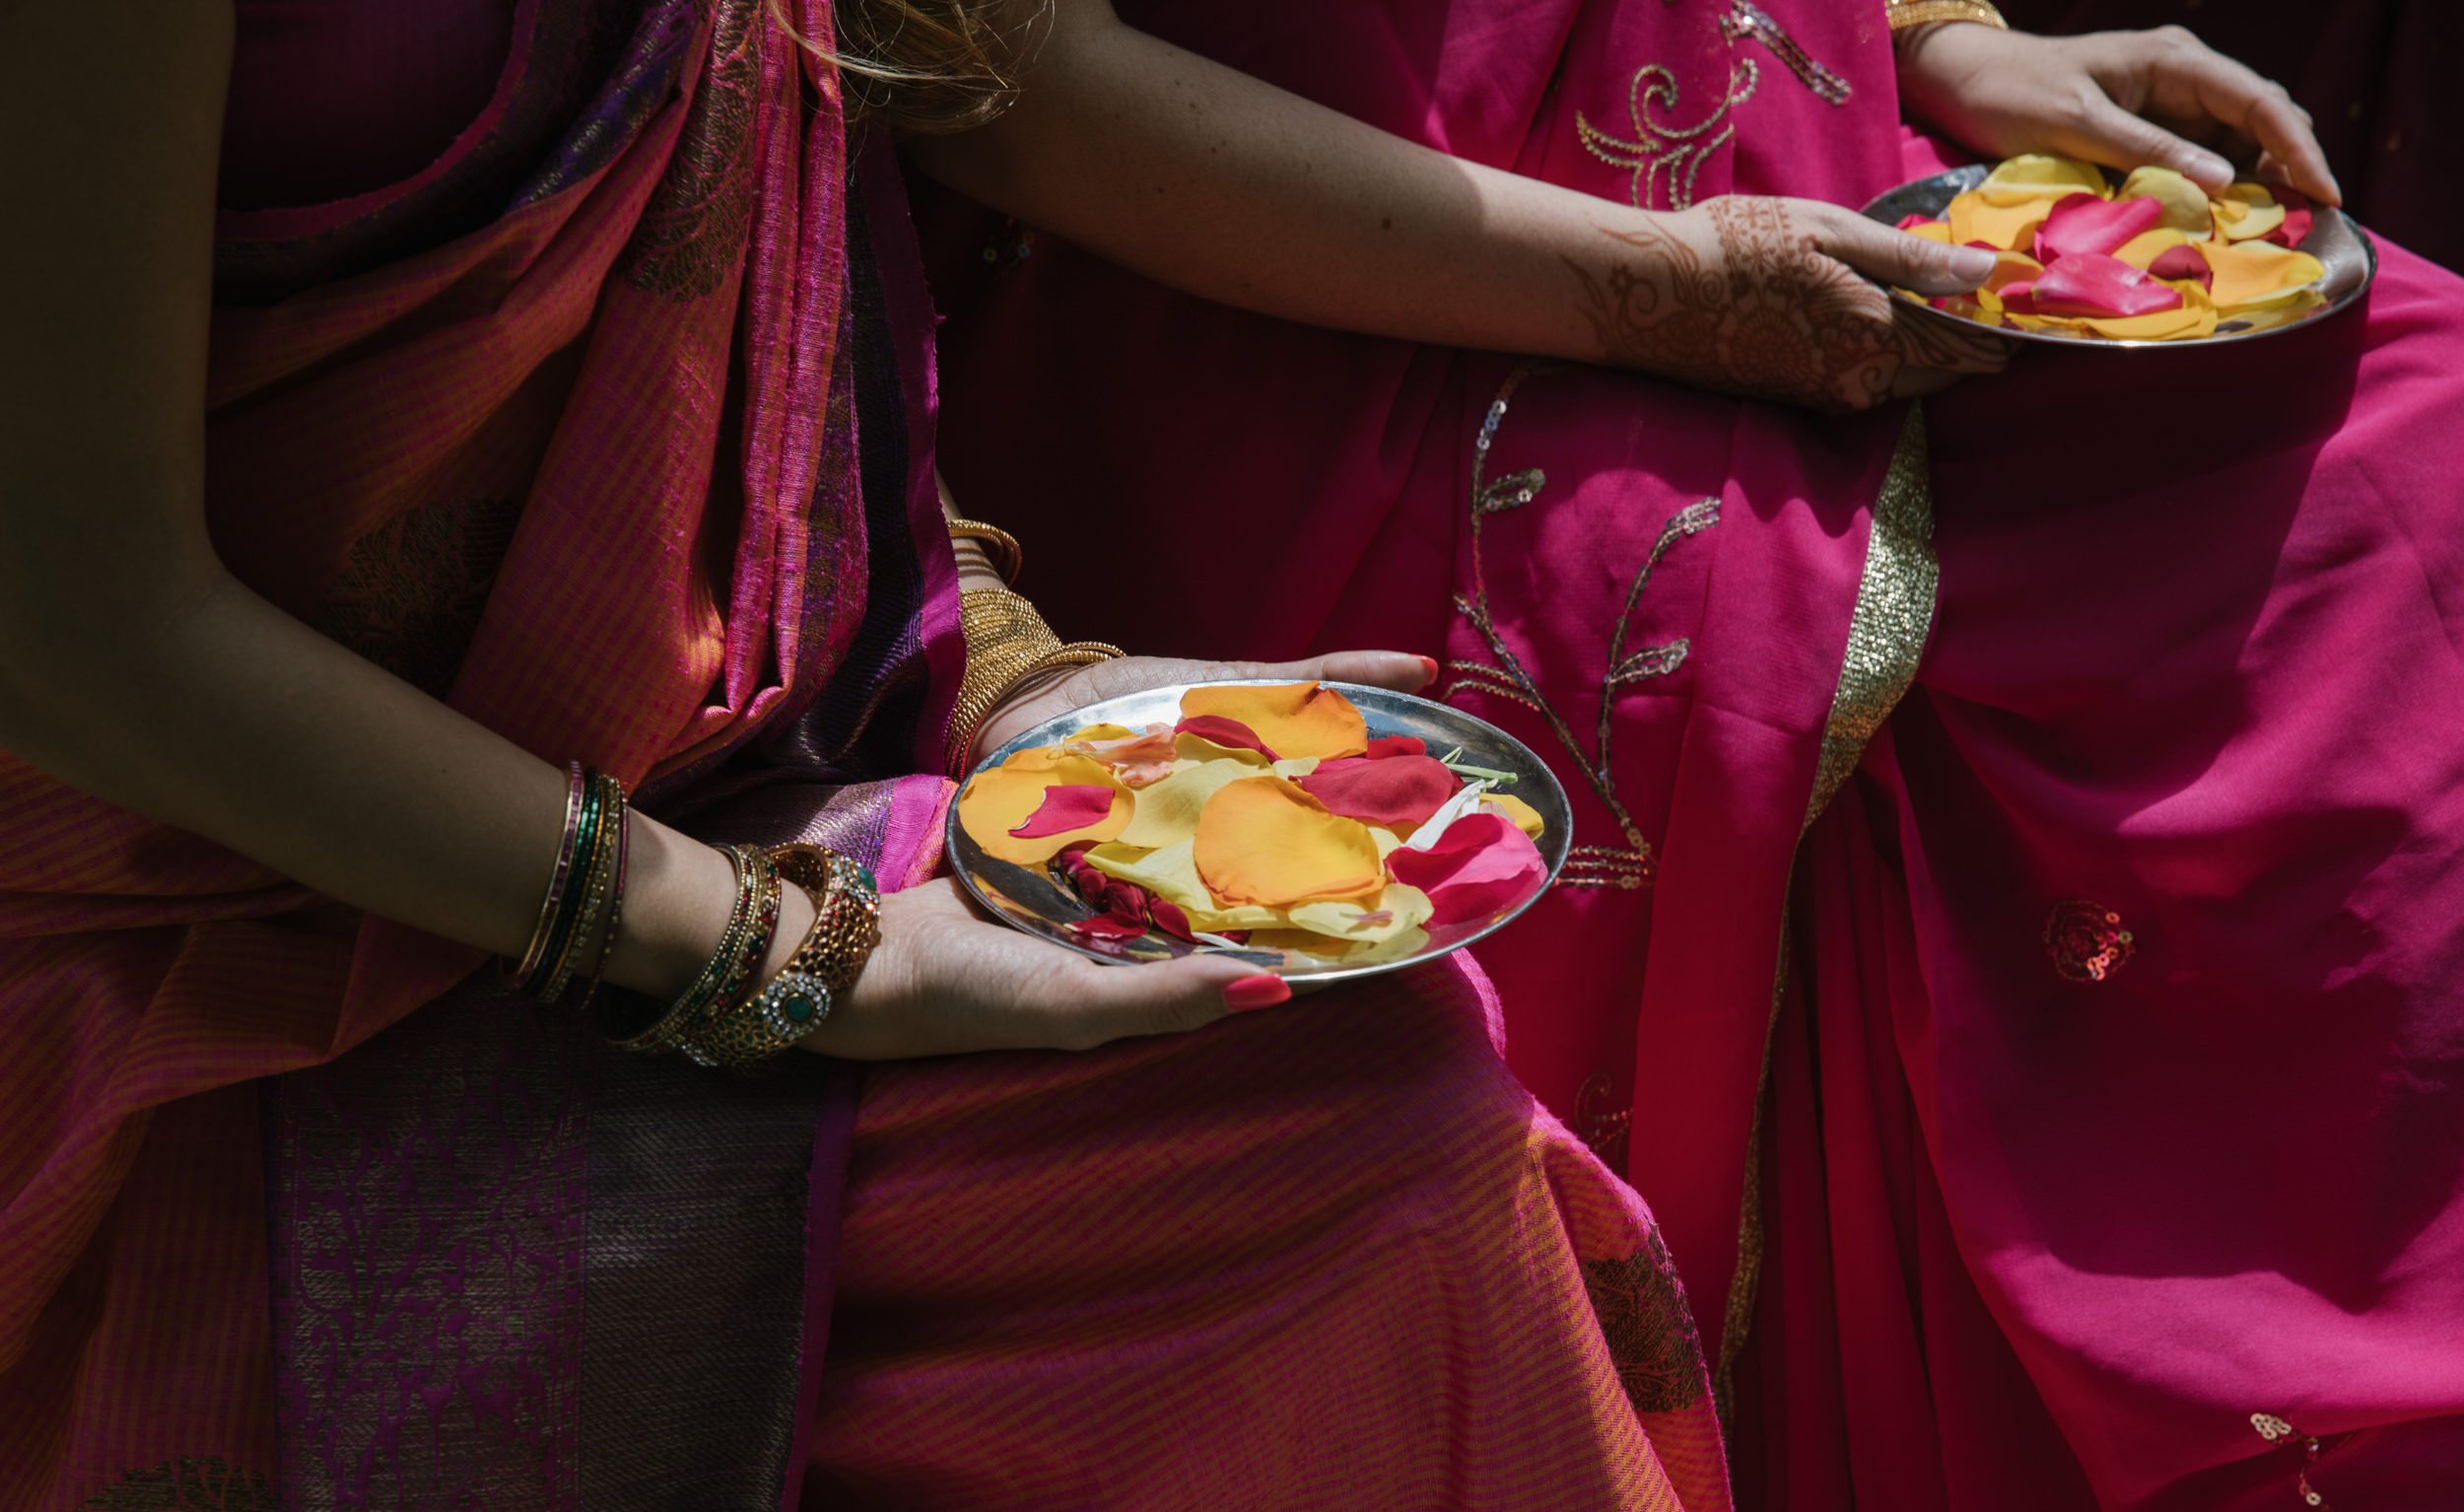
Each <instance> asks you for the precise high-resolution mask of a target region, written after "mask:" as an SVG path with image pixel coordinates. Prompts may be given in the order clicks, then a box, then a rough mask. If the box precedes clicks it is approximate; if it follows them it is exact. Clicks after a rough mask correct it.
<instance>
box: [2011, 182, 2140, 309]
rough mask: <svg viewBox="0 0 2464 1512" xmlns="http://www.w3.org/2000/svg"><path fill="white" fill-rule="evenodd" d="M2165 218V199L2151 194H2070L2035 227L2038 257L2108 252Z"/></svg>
mask: <svg viewBox="0 0 2464 1512" xmlns="http://www.w3.org/2000/svg"><path fill="white" fill-rule="evenodd" d="M2163 219H2164V202H2163V201H2162V200H2159V199H2156V198H2153V197H2150V196H2146V195H2142V196H2141V197H2140V198H2138V199H2117V200H2105V199H2098V198H2096V196H2094V195H2093V194H2086V193H2081V194H2073V195H2069V196H2066V197H2065V198H2063V199H2060V200H2057V201H2056V202H2055V203H2054V207H2053V212H2052V213H2051V214H2050V215H2047V216H2046V217H2045V223H2044V224H2043V225H2042V226H2039V227H2037V228H2036V260H2037V261H2038V262H2044V263H2050V262H2052V261H2054V260H2055V259H2056V258H2060V257H2072V256H2077V255H2079V254H2080V253H2083V252H2093V253H2096V254H2098V255H2109V254H2110V253H2112V252H2113V251H2115V250H2116V249H2117V248H2119V247H2120V246H2121V245H2122V243H2123V242H2125V241H2129V240H2130V239H2131V238H2133V237H2135V236H2138V235H2139V234H2140V233H2141V232H2143V231H2146V230H2148V229H2149V228H2150V227H2153V226H2154V225H2156V222H2158V221H2161V220H2163ZM2098 313H2103V311H2098Z"/></svg>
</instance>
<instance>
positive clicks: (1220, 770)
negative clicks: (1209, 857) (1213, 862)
mask: <svg viewBox="0 0 2464 1512" xmlns="http://www.w3.org/2000/svg"><path fill="white" fill-rule="evenodd" d="M1259 775H1260V774H1259V769H1258V768H1256V767H1253V766H1251V765H1249V764H1248V763H1246V762H1240V761H1230V760H1224V761H1202V762H1198V764H1196V765H1194V766H1189V767H1184V768H1182V769H1181V770H1180V771H1178V772H1175V773H1173V774H1172V775H1171V776H1170V777H1167V778H1165V779H1164V780H1163V781H1162V782H1160V783H1157V784H1155V785H1154V786H1153V787H1151V788H1141V789H1139V790H1138V795H1137V813H1136V815H1135V816H1134V817H1133V818H1131V819H1130V820H1129V827H1128V828H1127V829H1124V830H1123V831H1122V832H1121V833H1120V834H1119V835H1117V836H1115V837H1114V838H1115V839H1117V840H1119V841H1120V842H1121V843H1122V844H1123V845H1125V846H1138V847H1141V848H1143V849H1146V850H1149V851H1153V850H1160V849H1162V848H1163V847H1165V846H1168V845H1174V844H1177V843H1179V842H1181V841H1184V840H1187V839H1189V838H1190V837H1191V836H1193V835H1195V834H1197V833H1198V814H1199V813H1200V812H1201V811H1202V810H1203V809H1204V808H1205V807H1206V800H1207V799H1208V798H1211V797H1213V796H1214V795H1215V790H1216V789H1218V788H1221V787H1222V786H1223V785H1224V784H1226V783H1234V782H1239V781H1240V780H1241V779H1242V778H1245V777H1257V776H1259Z"/></svg>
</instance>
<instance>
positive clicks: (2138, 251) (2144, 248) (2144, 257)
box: [2113, 226, 2190, 273]
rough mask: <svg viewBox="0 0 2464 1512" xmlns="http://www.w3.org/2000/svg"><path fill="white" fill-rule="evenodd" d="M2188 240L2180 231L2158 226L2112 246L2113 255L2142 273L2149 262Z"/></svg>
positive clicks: (2184, 244) (2183, 244)
mask: <svg viewBox="0 0 2464 1512" xmlns="http://www.w3.org/2000/svg"><path fill="white" fill-rule="evenodd" d="M2189 242H2190V238H2188V237H2186V236H2183V235H2182V234H2181V233H2180V232H2178V231H2175V230H2173V229H2172V228H2171V227H2169V226H2159V227H2157V228H2156V230H2154V231H2143V232H2141V233H2140V234H2139V235H2137V236H2135V237H2133V238H2131V239H2130V240H2129V241H2125V242H2123V243H2122V244H2121V245H2120V246H2118V247H2116V248H2114V251H2113V255H2114V256H2116V257H2119V258H2120V259H2121V260H2122V261H2124V262H2127V263H2129V264H2130V265H2131V266H2132V267H2134V268H2137V269H2139V270H2140V271H2141V272H2143V273H2144V272H2146V271H2147V270H2148V266H2149V264H2151V263H2153V262H2155V261H2156V259H2157V258H2158V257H2161V256H2163V255H2164V254H2165V253H2166V252H2169V251H2171V250H2172V249H2173V248H2175V247H2177V246H2186V245H2188V244H2189Z"/></svg>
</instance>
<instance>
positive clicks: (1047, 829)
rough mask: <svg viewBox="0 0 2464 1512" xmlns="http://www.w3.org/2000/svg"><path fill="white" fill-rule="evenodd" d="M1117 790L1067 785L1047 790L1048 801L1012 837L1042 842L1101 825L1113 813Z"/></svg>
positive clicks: (1045, 792) (1090, 785) (1089, 785)
mask: <svg viewBox="0 0 2464 1512" xmlns="http://www.w3.org/2000/svg"><path fill="white" fill-rule="evenodd" d="M1117 791H1119V789H1116V788H1098V787H1096V786H1095V785H1093V784H1092V783H1090V784H1087V785H1086V786H1084V787H1071V786H1067V785H1063V786H1061V787H1057V788H1047V789H1045V790H1044V801H1043V802H1042V803H1041V804H1038V805H1037V807H1036V810H1035V812H1034V813H1031V814H1029V815H1027V822H1026V823H1024V824H1022V825H1020V826H1018V827H1017V828H1016V829H1014V830H1011V831H1010V832H1009V833H1010V834H1011V835H1012V836H1014V837H1016V838H1017V839H1020V840H1041V839H1042V838H1044V837H1045V836H1047V835H1061V834H1066V833H1067V832H1068V831H1070V830H1082V829H1085V828H1086V827H1087V826H1088V825H1090V824H1098V823H1101V822H1102V821H1103V819H1104V816H1105V815H1107V814H1109V813H1111V812H1112V795H1113V794H1114V793H1115V792H1117Z"/></svg>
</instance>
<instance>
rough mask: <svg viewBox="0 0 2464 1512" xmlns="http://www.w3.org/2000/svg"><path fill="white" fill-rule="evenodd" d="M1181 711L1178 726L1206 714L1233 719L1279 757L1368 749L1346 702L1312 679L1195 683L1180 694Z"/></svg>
mask: <svg viewBox="0 0 2464 1512" xmlns="http://www.w3.org/2000/svg"><path fill="white" fill-rule="evenodd" d="M1181 714H1182V720H1183V723H1182V727H1183V728H1188V727H1189V722H1190V721H1191V720H1192V719H1193V718H1203V717H1206V716H1210V715H1211V716H1216V717H1220V718H1223V719H1228V720H1238V721H1239V722H1242V723H1243V724H1246V725H1248V726H1249V727H1250V728H1251V729H1252V730H1254V731H1256V732H1257V735H1258V738H1259V739H1261V740H1264V741H1265V742H1266V744H1267V745H1269V746H1272V747H1273V748H1274V749H1275V750H1276V751H1278V752H1280V753H1281V754H1283V755H1285V756H1358V755H1360V754H1362V753H1363V752H1364V751H1366V750H1367V749H1368V748H1369V730H1368V726H1367V725H1366V724H1365V723H1364V722H1362V720H1361V718H1360V711H1359V710H1357V709H1355V708H1353V707H1352V702H1351V700H1350V699H1347V698H1345V697H1344V696H1343V695H1342V694H1340V693H1337V692H1335V690H1334V689H1333V688H1328V687H1322V686H1320V685H1319V684H1317V683H1314V682H1295V683H1285V684H1281V685H1279V686H1267V687H1259V686H1251V685H1240V686H1224V685H1220V684H1201V685H1200V686H1198V687H1195V688H1192V689H1191V690H1190V691H1189V692H1187V693H1185V694H1183V695H1182V696H1181ZM1208 738H1209V739H1212V738H1213V737H1212V736H1208Z"/></svg>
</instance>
